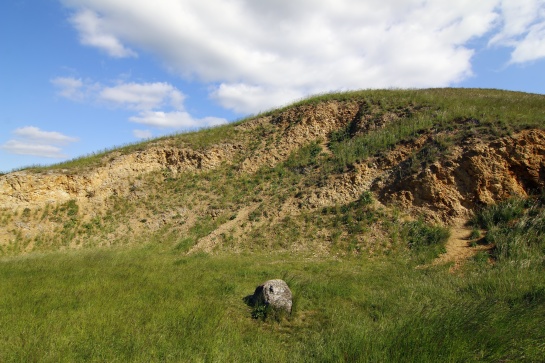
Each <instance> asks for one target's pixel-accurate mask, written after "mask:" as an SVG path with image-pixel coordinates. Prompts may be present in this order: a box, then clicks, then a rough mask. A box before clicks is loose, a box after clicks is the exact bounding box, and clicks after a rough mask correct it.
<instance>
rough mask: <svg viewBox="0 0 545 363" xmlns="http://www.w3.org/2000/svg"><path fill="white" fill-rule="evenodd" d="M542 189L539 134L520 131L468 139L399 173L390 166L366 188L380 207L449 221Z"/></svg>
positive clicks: (544, 163)
mask: <svg viewBox="0 0 545 363" xmlns="http://www.w3.org/2000/svg"><path fill="white" fill-rule="evenodd" d="M544 187H545V132H544V131H542V130H526V131H522V132H520V133H518V134H515V135H512V136H509V137H503V138H500V139H498V140H494V141H491V142H483V141H481V140H479V139H477V138H471V139H468V140H466V141H465V142H463V143H461V144H459V145H455V146H453V147H452V148H451V150H449V151H448V152H447V153H446V157H444V158H443V159H442V160H441V161H437V162H435V163H433V164H431V165H430V166H429V167H427V168H426V169H424V170H422V171H419V172H417V173H412V174H409V175H404V170H403V164H399V166H397V167H395V168H394V169H393V171H392V173H390V174H389V175H388V176H387V177H386V178H385V179H384V180H377V181H376V183H375V185H373V187H372V189H373V190H375V191H376V192H377V194H378V195H379V198H380V199H381V200H383V201H384V202H385V203H390V202H394V203H398V204H399V205H401V206H403V207H405V208H408V209H413V210H415V211H419V212H422V213H425V214H427V215H431V216H433V217H434V218H435V219H437V220H441V221H445V222H449V220H451V219H453V218H467V217H468V216H469V215H470V214H471V212H472V211H473V210H474V209H475V208H478V207H481V206H484V205H488V204H493V203H496V202H498V201H501V200H504V199H507V198H509V197H513V196H527V195H528V194H529V193H535V192H538V191H539V190H541V189H543V188H544Z"/></svg>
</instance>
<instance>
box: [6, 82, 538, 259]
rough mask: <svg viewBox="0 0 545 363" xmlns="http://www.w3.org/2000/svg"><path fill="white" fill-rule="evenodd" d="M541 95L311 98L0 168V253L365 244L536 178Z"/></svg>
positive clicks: (347, 248) (340, 248)
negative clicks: (72, 155)
mask: <svg viewBox="0 0 545 363" xmlns="http://www.w3.org/2000/svg"><path fill="white" fill-rule="evenodd" d="M544 129H545V96H541V95H530V94H523V93H515V92H506V91H496V90H469V89H468V90H462V89H433V90H410V91H397V90H396V91H360V92H352V93H342V94H334V95H324V96H319V97H315V98H311V99H309V100H305V101H302V102H299V103H297V104H294V105H292V106H289V107H286V108H283V109H279V110H274V111H271V112H268V113H266V114H263V115H258V116H256V117H254V118H251V119H248V120H244V121H241V122H238V123H235V124H230V125H226V126H222V127H218V128H214V129H210V130H204V131H200V132H197V133H192V134H182V135H176V136H172V137H168V138H163V139H158V140H154V141H151V142H148V143H144V144H139V145H133V146H129V147H126V148H121V149H118V150H114V151H111V152H106V153H103V154H101V155H96V156H93V157H89V158H82V159H78V160H75V161H72V162H69V163H65V164H61V165H58V166H56V167H53V168H34V169H28V170H22V171H17V172H13V173H10V174H6V175H2V176H0V206H1V207H0V208H1V210H0V247H1V251H2V253H3V254H18V253H21V252H30V251H41V250H55V249H59V248H61V249H62V248H81V247H90V246H108V245H116V244H130V243H145V242H149V241H156V242H165V241H167V242H170V243H173V244H174V245H175V246H177V248H178V249H179V250H180V251H200V250H204V251H207V252H211V251H216V250H230V251H241V250H254V249H285V250H309V251H313V252H314V253H325V254H329V253H332V252H336V253H339V252H341V253H364V252H366V253H370V254H374V253H379V252H380V251H385V250H389V249H395V248H397V247H396V246H397V244H398V240H399V238H398V236H399V233H400V228H402V225H403V221H407V220H412V219H418V218H424V219H425V220H427V221H429V222H434V223H442V224H446V225H449V224H453V223H458V222H459V221H460V220H464V219H467V218H468V217H470V216H471V215H472V213H473V212H474V211H475V210H476V209H478V208H480V207H482V206H484V205H488V204H493V203H495V202H498V201H500V200H504V199H506V198H509V197H511V196H516V195H519V196H526V195H528V194H532V193H535V192H538V191H540V190H542V189H543V187H544V186H545V130H544Z"/></svg>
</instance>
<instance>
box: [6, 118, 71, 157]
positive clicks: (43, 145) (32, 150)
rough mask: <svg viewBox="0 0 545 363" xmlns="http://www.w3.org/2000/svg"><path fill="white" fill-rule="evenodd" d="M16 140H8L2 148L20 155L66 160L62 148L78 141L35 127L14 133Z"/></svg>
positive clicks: (26, 127) (20, 129) (22, 128)
mask: <svg viewBox="0 0 545 363" xmlns="http://www.w3.org/2000/svg"><path fill="white" fill-rule="evenodd" d="M13 134H14V135H15V138H14V139H11V140H8V141H7V142H6V143H5V144H3V145H0V148H1V149H3V150H5V151H7V152H9V153H11V154H18V155H33V156H40V157H45V158H54V159H62V158H66V157H67V155H66V154H64V152H63V150H62V148H61V146H64V145H66V144H69V143H73V142H76V141H78V138H75V137H70V136H66V135H63V134H61V133H60V132H56V131H43V130H40V129H39V128H38V127H35V126H25V127H21V128H18V129H15V130H14V131H13Z"/></svg>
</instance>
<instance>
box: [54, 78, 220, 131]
mask: <svg viewBox="0 0 545 363" xmlns="http://www.w3.org/2000/svg"><path fill="white" fill-rule="evenodd" d="M52 83H53V84H54V85H55V86H56V87H58V88H59V92H58V94H59V95H61V96H63V97H66V98H68V99H72V100H82V99H88V100H89V101H91V102H94V103H96V104H103V103H104V104H106V105H110V106H113V107H118V108H122V109H126V110H130V111H134V112H135V113H136V114H135V115H134V116H131V117H129V121H131V122H135V123H139V124H143V125H147V126H152V127H156V128H170V129H195V128H202V127H210V126H216V125H219V124H223V123H226V122H227V120H225V119H223V118H216V117H204V118H194V117H193V116H192V115H191V114H189V113H188V112H187V111H186V110H185V107H184V100H185V95H184V94H183V93H182V92H181V91H180V90H178V89H177V88H176V87H174V86H173V85H171V84H169V83H165V82H153V83H149V82H144V83H135V82H126V83H124V82H117V83H116V84H115V85H113V86H104V85H101V84H99V83H93V82H91V81H86V82H83V81H81V80H80V79H75V78H70V77H58V78H55V79H54V80H52ZM75 95H81V96H80V97H75ZM133 135H134V136H135V137H136V138H140V139H141V138H149V137H151V136H148V135H149V134H148V132H147V131H146V132H143V131H141V130H135V131H133Z"/></svg>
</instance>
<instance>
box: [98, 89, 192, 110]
mask: <svg viewBox="0 0 545 363" xmlns="http://www.w3.org/2000/svg"><path fill="white" fill-rule="evenodd" d="M98 97H99V98H100V99H102V100H104V101H108V102H111V103H114V104H117V105H119V106H123V107H126V108H129V109H136V110H151V109H155V108H158V107H162V106H164V105H165V104H166V103H168V105H169V106H171V107H173V108H176V109H179V108H183V101H184V95H183V94H182V93H181V92H180V91H179V90H177V89H176V88H175V87H173V86H172V85H170V84H168V83H161V82H157V83H125V84H119V85H116V86H114V87H105V88H103V89H102V90H101V91H100V93H99V95H98Z"/></svg>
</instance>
